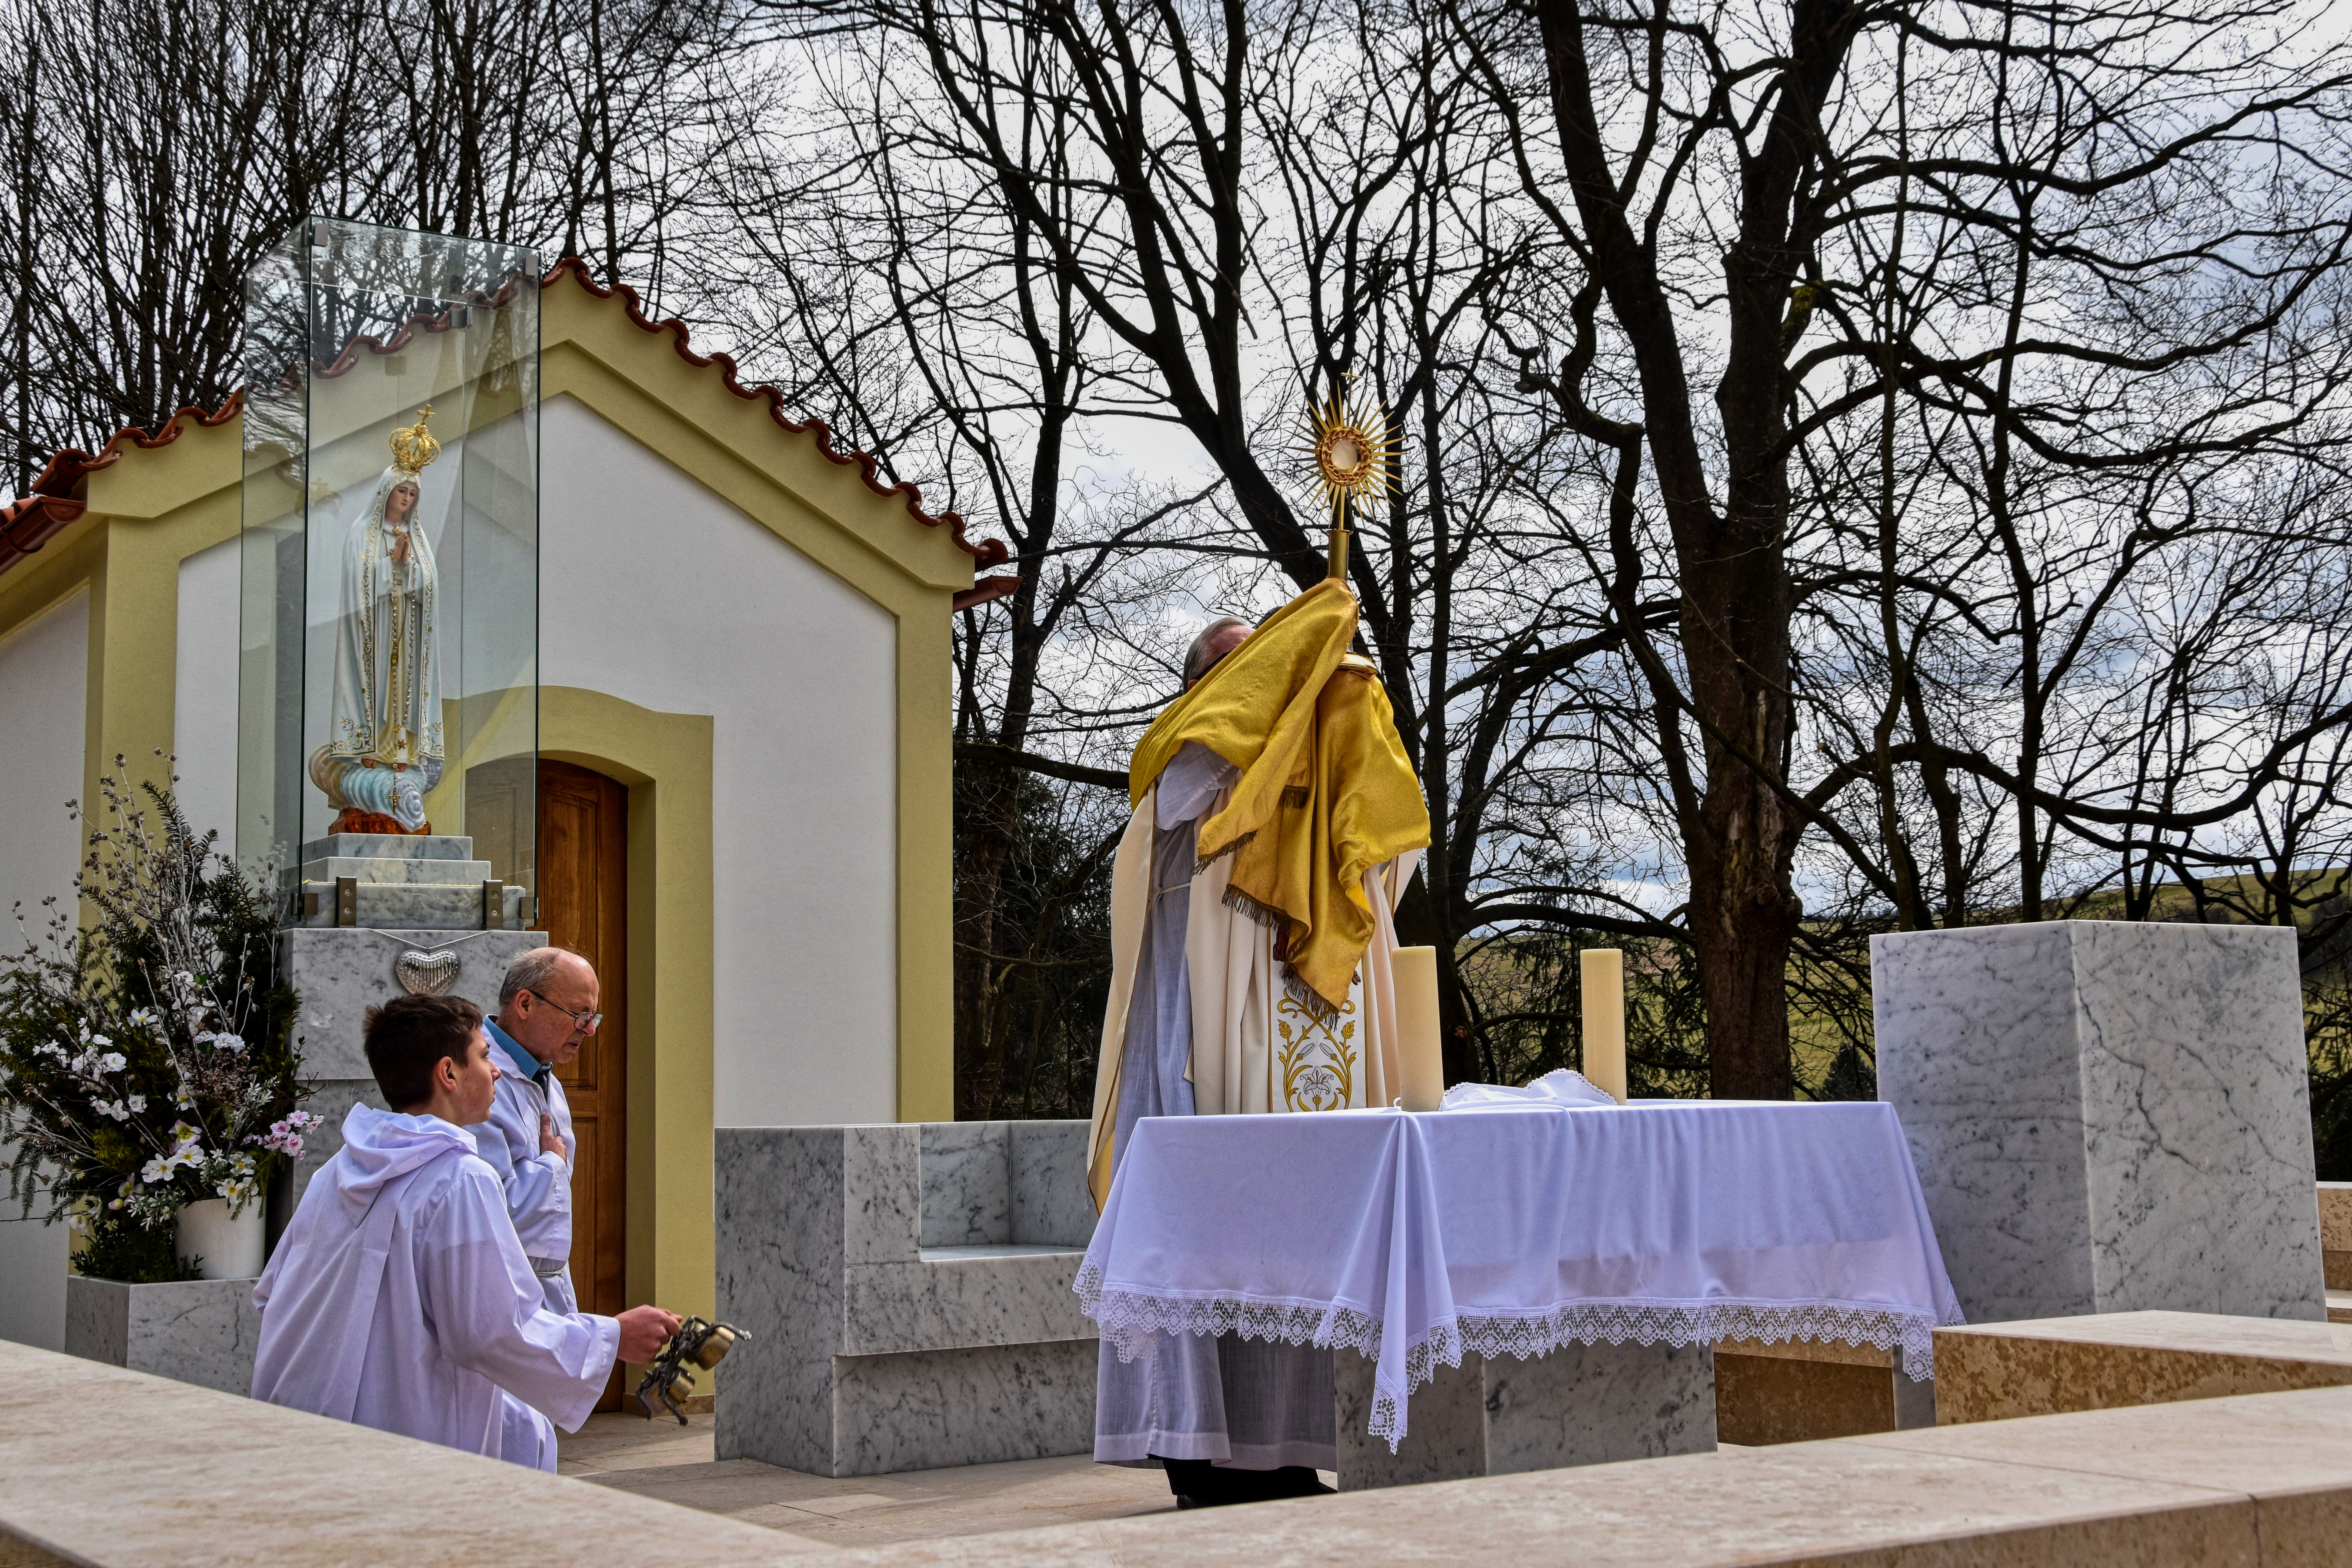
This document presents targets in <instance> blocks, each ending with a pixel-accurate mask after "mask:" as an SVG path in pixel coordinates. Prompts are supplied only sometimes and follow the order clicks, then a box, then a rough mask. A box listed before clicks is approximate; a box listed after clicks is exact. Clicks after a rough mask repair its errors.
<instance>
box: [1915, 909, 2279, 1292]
mask: <svg viewBox="0 0 2352 1568" xmlns="http://www.w3.org/2000/svg"><path fill="white" fill-rule="evenodd" d="M1870 969H1871V984H1872V990H1873V995H1874V1009H1875V1013H1876V1023H1877V1054H1878V1086H1879V1093H1880V1096H1881V1097H1882V1098H1883V1099H1885V1100H1888V1101H1889V1102H1891V1103H1892V1104H1893V1105H1894V1106H1895V1110H1896V1112H1897V1114H1899V1115H1900V1116H1901V1118H1902V1121H1903V1130H1904V1132H1905V1133H1906V1136H1907V1137H1908V1139H1909V1141H1910V1144H1911V1155H1912V1158H1913V1160H1914V1161H1915V1162H1916V1163H1917V1165H1918V1169H1919V1183H1920V1186H1921V1189H1922V1190H1923V1191H1924V1193H1925V1194H1926V1196H1927V1211H1928V1215H1929V1216H1930V1218H1931V1219H1932V1220H1933V1221H1934V1223H1935V1227H1936V1237H1937V1241H1938V1242H1939V1243H1940V1244H1941V1246H1942V1247H1943V1253H1944V1267H1945V1268H1946V1269H1947V1270H1948V1272H1949V1273H1950V1275H1951V1279H1952V1287H1953V1289H1955V1290H1956V1291H1958V1295H1959V1299H1960V1306H1961V1309H1962V1310H1964V1311H1965V1312H1966V1313H1967V1314H1968V1318H1969V1321H1970V1322H1997V1321H2006V1320H2011V1319H2020V1318H2053V1317H2068V1316H2074V1315H2076V1314H2080V1313H2086V1312H2118V1311H2133V1310H2147V1309H2170V1310H2181V1311H2195V1312H2225V1313H2231V1314H2235V1315H2238V1316H2242V1317H2264V1318H2311V1319H2319V1318H2324V1317H2325V1316H2326V1300H2325V1295H2324V1292H2323V1289H2322V1285H2321V1268H2320V1247H2319V1236H2318V1227H2317V1226H2316V1225H2315V1223H2314V1221H2315V1215H2314V1208H2315V1202H2314V1196H2313V1194H2314V1187H2313V1172H2312V1148H2311V1120H2310V1113H2309V1106H2308V1099H2307V1097H2308V1093H2309V1079H2308V1069H2307V1067H2306V1065H2305V1052H2304V1038H2303V1001H2302V985H2301V979H2300V975H2299V973H2298V972H2297V968H2296V963H2295V933H2294V931H2290V930H2287V929H2285V928H2284V927H2263V926H2206V925H2172V924H2164V925H2144V924H2124V923H2119V922H2109V921H2056V922H2052V923H2048V924H2039V925H2016V926H1986V927H1978V928H1975V929H1970V930H1962V931H1905V932H1898V933H1892V934H1887V935H1881V936H1874V937H1872V938H1871V939H1870Z"/></svg>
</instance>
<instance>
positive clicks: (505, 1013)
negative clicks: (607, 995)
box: [498, 947, 600, 1067]
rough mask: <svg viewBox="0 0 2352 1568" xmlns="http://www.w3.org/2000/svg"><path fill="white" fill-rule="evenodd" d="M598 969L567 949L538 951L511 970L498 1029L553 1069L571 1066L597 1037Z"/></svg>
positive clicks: (502, 990) (502, 995) (523, 957)
mask: <svg viewBox="0 0 2352 1568" xmlns="http://www.w3.org/2000/svg"><path fill="white" fill-rule="evenodd" d="M599 994H600V988H599V986H598V984H597V982H596V967H595V965H593V964H592V963H589V962H588V961H587V960H586V959H584V958H583V957H581V956H580V955H579V954H578V953H576V952H572V950H571V949H569V948H562V947H535V948H533V949H531V950H530V952H526V953H524V954H522V955H521V956H520V957H519V958H517V959H516V960H515V961H514V962H513V963H509V964H508V965H507V974H506V979H505V980H504V981H503V982H502V983H501V984H499V1017H498V1025H499V1028H501V1029H504V1030H505V1031H506V1032H507V1033H508V1034H509V1036H511V1037H513V1038H514V1041H515V1043H516V1044H518V1045H520V1046H521V1047H522V1048H523V1049H525V1050H527V1051H529V1052H530V1054H531V1055H532V1056H534V1057H536V1058H539V1059H540V1060H541V1061H542V1062H545V1063H547V1064H548V1065H549V1066H550V1067H564V1066H567V1065H568V1064H569V1063H570V1062H571V1061H572V1058H574V1057H576V1056H578V1055H579V1054H580V1047H582V1046H584V1045H586V1044H587V1043H588V1037H589V1036H590V1035H592V1034H593V1033H594V1032H595V1029H596V1024H595V1022H594V1020H595V1019H596V1017H597V1006H598V1000H599Z"/></svg>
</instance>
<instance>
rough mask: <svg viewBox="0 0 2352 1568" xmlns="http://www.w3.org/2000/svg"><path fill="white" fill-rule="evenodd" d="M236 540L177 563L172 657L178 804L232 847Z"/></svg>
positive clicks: (200, 827) (226, 848)
mask: <svg viewBox="0 0 2352 1568" xmlns="http://www.w3.org/2000/svg"><path fill="white" fill-rule="evenodd" d="M236 615H237V542H236V540H235V539H234V538H231V539H225V540H223V541H221V542H219V543H218V544H215V545H214V546H212V547H211V548H210V549H207V550H202V551H199V552H196V553H195V554H194V555H191V556H189V557H188V558H187V559H186V560H184V561H183V562H181V563H180V625H179V635H178V637H177V647H176V650H175V658H174V662H173V670H174V675H173V695H172V752H173V755H174V756H176V757H177V758H178V759H179V761H178V763H176V764H174V765H175V768H176V771H177V772H178V773H179V775H180V784H179V797H180V809H181V810H182V811H183V812H184V813H186V814H187V818H188V825H189V826H191V827H194V829H195V830H196V832H197V834H198V835H200V836H201V835H202V834H204V833H205V831H207V830H208V829H215V828H216V829H218V830H219V832H220V842H219V844H218V845H217V846H215V847H217V848H218V849H219V850H220V851H221V852H222V853H223V854H228V855H233V854H235V853H236Z"/></svg>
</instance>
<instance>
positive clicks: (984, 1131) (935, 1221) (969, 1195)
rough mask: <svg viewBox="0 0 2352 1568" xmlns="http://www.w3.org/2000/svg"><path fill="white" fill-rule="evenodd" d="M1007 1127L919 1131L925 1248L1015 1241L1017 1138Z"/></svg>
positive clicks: (943, 1126)
mask: <svg viewBox="0 0 2352 1568" xmlns="http://www.w3.org/2000/svg"><path fill="white" fill-rule="evenodd" d="M1011 1127H1012V1123H1011V1122H1008V1121H926V1122H921V1123H919V1125H918V1131H919V1148H920V1165H921V1169H922V1180H923V1229H922V1238H921V1245H923V1246H925V1247H979V1246H984V1245H986V1244H988V1243H991V1242H1007V1241H1011V1240H1012V1239H1013V1163H1012V1161H1013V1138H1012V1133H1011V1131H1010V1129H1011Z"/></svg>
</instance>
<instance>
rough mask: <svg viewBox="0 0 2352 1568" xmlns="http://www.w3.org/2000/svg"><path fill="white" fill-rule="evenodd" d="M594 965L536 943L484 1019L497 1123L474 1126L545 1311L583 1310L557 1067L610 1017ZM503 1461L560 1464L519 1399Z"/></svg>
mask: <svg viewBox="0 0 2352 1568" xmlns="http://www.w3.org/2000/svg"><path fill="white" fill-rule="evenodd" d="M596 1001H597V985H596V970H595V967H594V966H593V965H592V964H591V963H589V962H588V961H587V960H586V959H584V958H583V957H581V956H580V955H579V954H578V953H576V952H569V951H567V950H566V949H563V948H560V947H539V948H533V949H532V950H531V951H530V952H526V953H524V954H522V955H521V956H520V958H517V959H516V960H515V961H514V962H513V963H510V964H509V965H507V973H506V979H505V981H504V982H503V983H502V984H500V985H499V1016H497V1017H496V1018H486V1019H484V1020H483V1021H482V1033H483V1034H485V1035H487V1036H488V1037H489V1041H490V1048H491V1051H492V1052H493V1054H494V1055H495V1056H496V1057H497V1058H498V1066H499V1087H498V1098H497V1099H496V1100H493V1101H492V1102H491V1105H490V1119H489V1120H488V1121H483V1122H478V1123H477V1124H476V1125H474V1126H472V1127H469V1128H467V1131H468V1132H470V1133H472V1134H473V1135H474V1142H475V1145H476V1147H477V1148H478V1149H479V1150H480V1152H481V1156H482V1158H483V1159H484V1160H486V1161H488V1163H489V1167H490V1169H491V1170H493V1171H496V1172H497V1173H498V1175H499V1184H500V1185H501V1186H502V1187H504V1188H505V1190H506V1200H507V1213H508V1214H509V1215H510V1216H511V1217H512V1218H513V1220H514V1228H515V1239H516V1240H518V1241H520V1242H521V1243H522V1250H523V1256H524V1257H525V1258H528V1259H530V1271H531V1272H532V1273H533V1274H535V1275H537V1276H538V1277H539V1288H540V1292H541V1296H542V1297H543V1298H544V1299H545V1300H546V1304H547V1310H549V1311H551V1312H555V1313H558V1314H570V1313H574V1312H577V1311H579V1310H580V1302H579V1298H578V1296H577V1295H576V1294H575V1293H574V1292H573V1290H572V1160H573V1158H574V1156H575V1155H576V1154H577V1153H578V1152H579V1147H580V1146H579V1142H578V1141H577V1140H576V1139H574V1138H573V1137H572V1107H571V1106H570V1105H569V1104H568V1103H566V1102H565V1100H564V1098H563V1085H562V1084H561V1083H559V1082H557V1081H556V1078H555V1069H556V1068H563V1067H570V1066H571V1065H572V1061H573V1059H574V1058H577V1057H578V1056H579V1055H580V1047H583V1046H584V1045H586V1044H587V1043H588V1037H589V1036H591V1035H593V1034H594V1033H595V1032H596V1026H597V1025H599V1024H601V1023H603V1022H604V1015H603V1014H602V1013H599V1012H598V1011H597V1010H596ZM503 1445H504V1452H505V1457H506V1458H509V1459H512V1460H514V1461H516V1462H517V1463H520V1464H525V1465H535V1466H536V1467H537V1468H541V1469H546V1470H552V1469H554V1468H555V1458H556V1454H555V1428H554V1427H553V1426H551V1425H550V1424H549V1423H548V1421H547V1419H546V1417H545V1416H543V1415H540V1414H539V1412H537V1411H535V1410H533V1409H531V1408H530V1406H529V1405H525V1404H524V1403H523V1402H522V1401H520V1400H519V1399H511V1398H510V1399H509V1400H508V1401H507V1404H506V1414H505V1421H504V1426H503Z"/></svg>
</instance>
